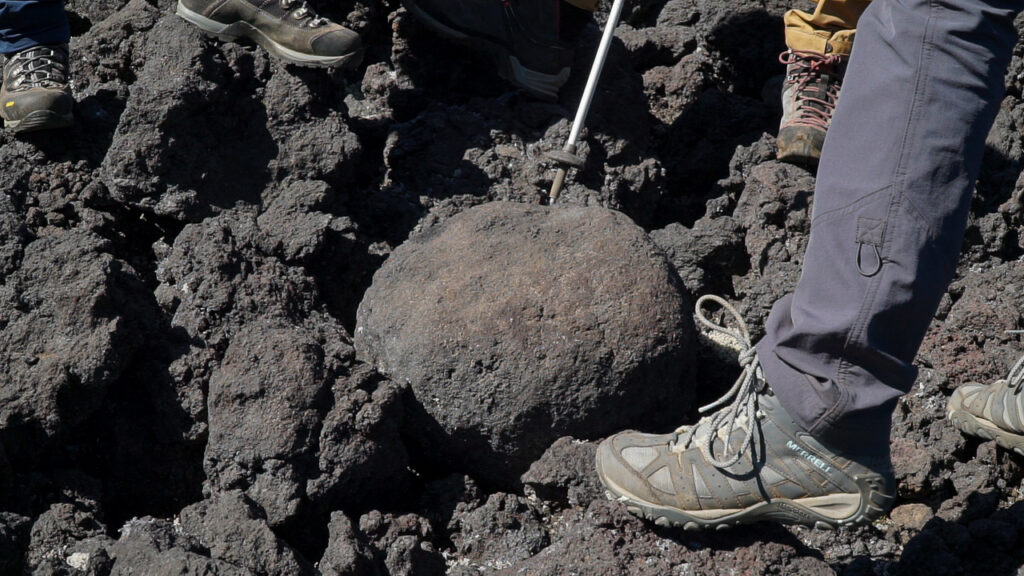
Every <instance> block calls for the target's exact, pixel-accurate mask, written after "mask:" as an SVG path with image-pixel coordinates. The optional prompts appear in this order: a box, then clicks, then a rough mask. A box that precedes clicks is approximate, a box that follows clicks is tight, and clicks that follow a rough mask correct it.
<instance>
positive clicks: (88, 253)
mask: <svg viewBox="0 0 1024 576" xmlns="http://www.w3.org/2000/svg"><path fill="white" fill-rule="evenodd" d="M111 250H112V246H111V244H110V243H109V242H107V241H106V240H104V239H103V238H100V237H98V236H96V235H94V234H91V233H87V232H82V231H78V230H75V231H67V232H56V233H54V234H53V235H52V236H45V237H42V238H38V239H37V240H35V241H33V242H31V243H30V244H28V246H27V247H25V251H24V256H23V260H22V262H21V265H20V267H19V269H18V271H17V272H15V273H14V274H12V275H10V276H9V277H7V278H6V282H5V283H4V284H3V285H2V287H0V328H2V332H0V380H2V381H3V386H0V429H3V430H4V432H5V433H8V434H10V433H11V432H12V431H13V430H15V429H19V428H21V429H25V430H29V431H42V432H45V433H46V434H48V435H53V434H56V433H58V432H60V431H63V430H65V429H66V428H67V427H69V426H72V425H74V424H77V423H79V422H81V421H83V420H85V419H86V418H88V417H89V415H90V414H92V413H93V412H94V411H95V410H96V409H97V408H98V407H99V406H100V405H101V404H102V403H103V400H104V397H105V395H106V392H107V389H108V388H109V387H110V385H111V382H112V381H113V380H115V379H116V378H117V377H118V376H119V375H120V373H121V371H122V370H123V368H124V366H125V365H126V363H127V362H128V360H129V359H130V358H131V355H132V352H133V351H134V350H135V349H136V348H137V346H138V345H139V343H140V341H141V340H142V334H143V333H144V330H145V328H146V323H147V322H148V321H149V320H150V318H148V317H147V314H148V313H149V311H148V310H145V309H144V308H142V307H140V306H138V305H137V301H138V300H141V299H143V298H144V297H143V296H142V294H143V290H144V288H143V286H142V283H141V280H140V278H139V275H138V274H137V272H136V271H135V270H133V269H132V267H131V266H129V265H128V264H127V263H125V262H124V261H121V260H119V259H117V258H115V257H114V256H112V255H111V254H110V251H111ZM41 326H45V330H40V329H39V328H40V327H41ZM25 439H27V438H23V439H22V440H21V441H20V442H13V443H8V444H7V449H8V451H9V452H10V454H9V455H10V456H11V457H12V458H20V457H26V456H27V455H28V454H30V453H31V448H32V446H31V445H26V444H25V441H24V440H25Z"/></svg>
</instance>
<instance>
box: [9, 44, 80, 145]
mask: <svg viewBox="0 0 1024 576" xmlns="http://www.w3.org/2000/svg"><path fill="white" fill-rule="evenodd" d="M0 103H2V104H0V116H2V117H3V119H4V126H5V127H6V128H7V129H9V130H13V131H15V132H31V131H34V130H48V129H50V128H64V127H66V126H70V125H71V122H72V121H73V119H74V118H73V116H72V107H73V106H74V98H72V96H71V88H69V87H68V46H67V44H62V45H59V46H35V47H32V48H27V49H25V50H22V51H21V52H18V53H16V54H13V55H11V56H8V57H5V58H4V61H3V87H2V88H0Z"/></svg>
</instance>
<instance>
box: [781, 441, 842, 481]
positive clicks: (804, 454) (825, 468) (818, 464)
mask: <svg viewBox="0 0 1024 576" xmlns="http://www.w3.org/2000/svg"><path fill="white" fill-rule="evenodd" d="M786 446H788V447H789V449H790V450H792V451H793V452H796V453H797V454H799V455H800V457H801V458H803V459H805V460H807V461H808V462H810V463H811V464H813V465H814V467H815V468H817V469H819V470H821V471H822V472H826V473H828V472H831V471H832V467H831V466H829V465H828V464H827V463H826V462H825V461H824V460H822V459H821V458H818V457H817V456H815V455H814V454H812V453H810V452H808V451H807V450H806V449H804V447H803V446H801V445H799V444H797V443H796V442H793V441H792V440H787V441H786Z"/></svg>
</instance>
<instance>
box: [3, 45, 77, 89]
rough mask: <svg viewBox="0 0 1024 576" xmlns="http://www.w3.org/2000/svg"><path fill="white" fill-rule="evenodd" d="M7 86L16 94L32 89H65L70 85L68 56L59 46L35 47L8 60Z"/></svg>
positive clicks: (5, 67)
mask: <svg viewBox="0 0 1024 576" xmlns="http://www.w3.org/2000/svg"><path fill="white" fill-rule="evenodd" d="M4 69H5V70H6V71H7V80H6V82H5V84H6V85H7V89H8V90H10V91H12V92H14V91H18V90H29V89H31V88H63V87H64V86H65V85H66V84H67V83H68V54H67V51H66V49H65V48H63V47H59V46H35V47H32V48H28V49H26V50H22V51H21V52H18V53H17V54H15V55H13V56H11V57H10V58H8V60H7V63H6V65H5V66H4Z"/></svg>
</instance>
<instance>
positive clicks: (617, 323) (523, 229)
mask: <svg viewBox="0 0 1024 576" xmlns="http://www.w3.org/2000/svg"><path fill="white" fill-rule="evenodd" d="M690 309H691V308H690V304H689V297H688V296H687V294H686V292H685V289H684V288H683V287H682V284H681V282H680V281H679V279H678V277H677V276H676V274H675V272H674V271H673V269H672V268H671V266H670V265H669V263H668V262H667V260H666V259H665V256H664V255H663V254H662V252H661V251H660V250H659V249H658V248H657V247H656V246H655V244H654V243H653V242H652V241H651V240H650V239H649V238H648V236H647V234H646V233H645V232H644V230H643V229H641V228H640V227H639V226H637V225H636V224H634V223H633V222H632V221H631V220H630V219H629V218H628V217H626V216H625V215H623V214H621V213H619V212H615V211H612V210H608V209H604V208H596V207H581V206H569V205H566V206H554V207H545V206H533V205H528V204H521V203H508V202H492V203H488V204H485V205H482V206H478V207H475V208H472V209H469V210H466V211H465V212H462V213H460V214H458V215H456V216H454V217H452V218H451V219H449V220H447V221H445V222H444V223H442V224H439V225H436V226H433V227H431V228H428V229H426V230H425V231H423V232H422V233H420V234H418V235H414V236H413V237H412V238H410V239H409V240H408V241H406V242H405V243H404V244H403V245H401V246H400V247H398V248H397V249H396V250H395V251H394V252H393V253H392V254H391V256H390V257H389V259H388V260H387V261H386V262H385V263H384V265H383V266H382V267H381V269H380V270H379V271H378V272H377V273H376V274H375V275H374V279H373V284H372V285H371V286H370V288H369V289H368V290H367V292H366V295H365V296H364V298H363V301H362V303H361V304H360V306H359V310H358V314H357V327H356V336H355V346H356V350H357V352H358V353H359V354H360V356H362V357H363V358H365V359H366V360H367V361H370V362H373V363H374V364H376V366H377V368H378V369H379V370H380V371H381V372H383V373H385V374H387V375H389V376H390V377H391V378H392V379H394V380H395V381H398V382H408V383H409V385H410V386H411V388H412V391H413V394H414V396H415V398H416V402H415V403H414V404H415V405H414V406H413V407H412V408H411V410H410V414H411V415H412V421H411V422H410V425H411V426H413V427H414V429H415V433H414V434H411V435H410V436H411V437H412V438H413V439H414V441H415V442H417V443H418V444H419V446H418V448H419V449H420V452H421V454H422V456H423V457H425V458H427V459H428V460H433V461H435V462H443V463H445V464H446V465H447V466H454V467H456V468H458V469H460V470H462V471H464V472H465V473H467V474H470V475H472V476H475V477H477V478H480V479H483V480H485V481H489V482H494V483H497V484H499V485H515V484H517V483H518V478H519V475H520V474H521V473H523V472H524V471H525V470H526V469H527V468H528V467H529V465H530V463H531V462H532V461H533V460H535V459H536V458H538V457H539V456H540V455H541V454H542V453H543V452H544V450H545V449H546V448H547V447H548V446H550V445H551V443H552V442H554V441H555V440H556V439H558V438H560V437H562V436H566V435H572V436H575V437H578V438H595V437H599V436H603V435H606V434H608V433H611V432H614V431H617V430H619V429H621V428H623V427H626V426H630V425H633V426H644V427H645V428H647V429H650V427H651V426H654V425H660V424H665V423H668V422H671V421H673V420H677V419H678V418H679V417H680V415H681V414H682V413H683V412H684V411H685V410H686V409H687V408H688V406H687V405H686V404H687V399H688V398H690V397H691V396H692V395H691V394H689V393H688V388H689V386H690V382H689V378H688V376H689V374H690V368H691V364H692V354H691V352H692V342H693V340H694V330H693V324H692V317H691V316H690V314H689V310H690ZM666 416H667V417H668V418H667V419H666Z"/></svg>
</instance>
